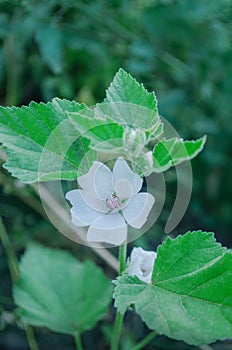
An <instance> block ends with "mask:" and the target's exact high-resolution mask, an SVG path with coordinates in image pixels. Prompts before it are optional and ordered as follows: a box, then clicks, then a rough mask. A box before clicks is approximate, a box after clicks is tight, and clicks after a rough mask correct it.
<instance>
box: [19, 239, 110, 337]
mask: <svg viewBox="0 0 232 350" xmlns="http://www.w3.org/2000/svg"><path fill="white" fill-rule="evenodd" d="M111 298H112V286H111V283H110V282H109V281H108V280H107V279H106V277H105V276H104V274H103V273H102V271H101V270H100V269H99V268H98V267H97V266H95V265H94V264H93V263H91V262H90V261H86V262H84V263H81V262H79V261H78V260H76V258H74V257H73V256H72V255H71V254H69V253H67V252H64V251H59V250H54V249H48V248H45V247H42V246H33V247H31V248H29V249H28V250H27V252H26V253H25V255H24V256H23V258H22V260H21V263H20V280H19V282H18V283H17V284H16V285H15V286H14V300H15V302H16V304H17V305H18V306H19V307H20V309H19V315H20V317H21V318H22V319H23V320H24V321H25V322H26V323H28V324H31V325H34V326H41V327H47V328H49V329H51V330H52V331H55V332H61V333H66V334H71V335H74V334H76V333H81V332H83V331H85V330H88V329H91V328H93V327H94V326H95V325H96V323H97V322H98V321H99V320H100V319H101V318H102V317H103V316H104V315H105V313H106V312H107V308H108V305H109V303H110V300H111Z"/></svg>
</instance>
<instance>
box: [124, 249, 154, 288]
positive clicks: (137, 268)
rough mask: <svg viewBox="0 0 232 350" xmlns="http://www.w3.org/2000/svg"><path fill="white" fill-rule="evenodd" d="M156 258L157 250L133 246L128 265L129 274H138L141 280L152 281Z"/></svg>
mask: <svg viewBox="0 0 232 350" xmlns="http://www.w3.org/2000/svg"><path fill="white" fill-rule="evenodd" d="M155 259H156V253H155V252H151V251H146V250H143V249H142V248H133V250H132V253H131V257H130V263H129V266H128V275H130V276H137V277H138V278H139V279H140V280H142V281H144V282H147V283H151V276H152V271H153V266H154V262H155Z"/></svg>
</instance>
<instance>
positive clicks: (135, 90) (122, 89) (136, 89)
mask: <svg viewBox="0 0 232 350" xmlns="http://www.w3.org/2000/svg"><path fill="white" fill-rule="evenodd" d="M95 110H96V113H97V114H98V115H99V116H103V117H104V116H105V115H106V116H109V117H110V118H112V119H113V120H114V121H116V122H118V123H120V124H122V125H125V126H130V127H139V128H143V129H145V130H149V129H151V128H153V127H154V125H156V124H159V123H160V118H159V115H158V109H157V100H156V97H155V94H154V92H151V93H150V92H148V91H147V90H146V89H145V88H144V86H143V84H139V83H138V82H137V81H136V80H135V79H134V78H133V77H132V76H131V75H130V74H129V73H127V72H125V71H124V70H123V69H122V68H121V69H119V71H118V72H117V73H116V75H115V77H114V79H113V81H112V83H111V84H110V87H109V88H108V90H107V91H106V99H105V100H104V103H102V104H98V105H97V106H96V109H95Z"/></svg>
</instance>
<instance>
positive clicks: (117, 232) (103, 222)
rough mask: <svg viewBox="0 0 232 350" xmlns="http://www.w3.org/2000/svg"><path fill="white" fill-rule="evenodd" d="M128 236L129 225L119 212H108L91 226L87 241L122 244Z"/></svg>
mask: <svg viewBox="0 0 232 350" xmlns="http://www.w3.org/2000/svg"><path fill="white" fill-rule="evenodd" d="M126 237H127V225H126V223H125V220H124V219H123V217H122V216H121V215H120V214H119V213H114V214H106V215H102V216H101V217H99V218H97V219H96V220H95V221H94V222H93V223H92V224H91V225H90V227H89V229H88V232H87V241H89V242H106V243H110V244H114V245H120V244H122V243H123V242H124V241H125V240H126Z"/></svg>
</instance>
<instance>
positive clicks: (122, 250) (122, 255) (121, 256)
mask: <svg viewBox="0 0 232 350" xmlns="http://www.w3.org/2000/svg"><path fill="white" fill-rule="evenodd" d="M126 250H127V244H126V243H123V244H122V245H121V246H120V247H119V276H121V275H122V273H123V271H124V270H125V268H126Z"/></svg>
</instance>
